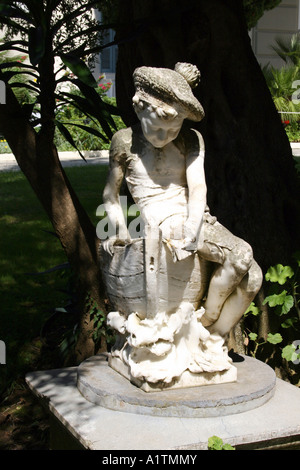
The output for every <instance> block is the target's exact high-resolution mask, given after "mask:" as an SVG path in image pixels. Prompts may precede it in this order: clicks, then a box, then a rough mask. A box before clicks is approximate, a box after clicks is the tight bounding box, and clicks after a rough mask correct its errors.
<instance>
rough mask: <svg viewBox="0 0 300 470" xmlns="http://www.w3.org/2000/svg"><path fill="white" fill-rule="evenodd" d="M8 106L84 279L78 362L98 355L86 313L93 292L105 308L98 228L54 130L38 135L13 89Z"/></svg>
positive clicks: (3, 117)
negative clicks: (61, 157)
mask: <svg viewBox="0 0 300 470" xmlns="http://www.w3.org/2000/svg"><path fill="white" fill-rule="evenodd" d="M6 101H7V104H6V105H1V108H0V128H1V131H2V132H3V134H4V135H5V137H6V140H7V142H8V144H9V145H10V147H11V149H12V151H13V153H14V155H15V157H16V160H17V162H18V164H19V166H20V168H21V170H22V171H23V173H24V175H25V176H26V178H27V179H28V181H29V183H30V185H31V186H32V188H33V190H34V191H35V193H36V195H37V197H38V199H39V200H40V202H41V204H42V205H43V207H44V209H45V211H46V213H47V215H48V217H49V219H50V221H51V223H52V225H53V227H54V230H55V232H56V234H57V235H58V237H59V240H60V242H61V245H62V247H63V249H64V251H65V253H66V256H67V258H68V260H69V262H70V265H71V267H72V268H73V270H74V272H75V273H76V275H77V276H78V283H79V292H78V294H79V298H80V305H81V311H82V315H81V318H80V335H79V340H78V344H77V348H76V361H77V362H80V361H81V360H82V359H84V358H86V357H88V356H91V355H92V354H94V353H95V351H94V346H95V345H94V342H93V340H92V336H91V333H92V322H91V319H90V315H89V312H88V311H86V310H85V305H84V304H85V299H86V295H87V293H89V295H90V296H91V297H92V298H93V299H94V300H96V301H97V303H98V305H99V306H100V307H102V308H103V309H104V310H105V306H104V299H103V295H102V296H101V294H102V293H103V291H104V289H103V287H102V281H101V276H100V271H99V258H98V242H99V240H97V237H96V230H95V227H94V226H93V224H92V223H91V221H90V219H89V217H88V216H87V214H86V212H85V210H84V209H83V207H82V205H81V204H80V202H79V200H78V198H77V196H76V194H75V193H74V190H73V189H72V187H71V185H70V183H69V181H68V179H67V177H66V174H65V172H64V170H63V168H62V166H61V164H60V161H59V157H58V153H57V150H56V148H55V147H54V145H53V143H51V135H49V134H51V132H49V134H47V132H45V134H44V135H37V134H36V132H35V131H34V130H33V128H32V127H31V126H30V124H29V123H28V121H27V119H26V118H25V117H24V116H23V115H22V110H21V107H20V105H19V103H18V102H17V100H16V98H15V97H14V95H13V93H12V91H11V90H10V88H9V87H7V100H6ZM52 142H53V140H52Z"/></svg>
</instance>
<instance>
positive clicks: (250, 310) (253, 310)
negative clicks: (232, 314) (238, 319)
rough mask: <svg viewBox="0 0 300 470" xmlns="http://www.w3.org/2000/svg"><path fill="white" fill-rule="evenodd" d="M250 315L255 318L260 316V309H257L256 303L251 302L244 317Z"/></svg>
mask: <svg viewBox="0 0 300 470" xmlns="http://www.w3.org/2000/svg"><path fill="white" fill-rule="evenodd" d="M248 313H251V314H252V315H254V316H257V315H259V314H260V310H259V308H258V307H256V305H255V303H254V302H251V304H250V305H249V307H248V308H247V310H246V312H245V314H244V315H247V314H248Z"/></svg>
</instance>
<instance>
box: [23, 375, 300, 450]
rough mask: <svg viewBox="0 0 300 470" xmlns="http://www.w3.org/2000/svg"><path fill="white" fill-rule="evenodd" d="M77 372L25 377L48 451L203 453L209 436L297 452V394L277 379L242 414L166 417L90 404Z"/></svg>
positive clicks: (299, 408) (299, 416)
mask: <svg viewBox="0 0 300 470" xmlns="http://www.w3.org/2000/svg"><path fill="white" fill-rule="evenodd" d="M77 370H78V369H77V367H74V368H65V369H59V370H50V371H39V372H33V373H30V374H28V375H27V377H26V381H27V384H28V385H29V387H30V389H31V390H32V392H33V393H34V394H35V395H36V396H37V397H38V398H40V400H41V401H42V403H43V404H44V405H45V406H46V407H47V408H48V410H49V413H50V417H51V448H52V449H65V450H69V449H88V450H108V449H109V450H110V451H114V450H130V451H132V450H137V451H138V450H178V451H180V450H182V451H186V450H205V449H207V444H208V439H209V438H210V437H211V436H218V437H220V438H221V439H223V442H224V443H229V444H231V445H232V446H235V447H236V449H240V450H244V449H245V450H247V449H282V448H297V449H300V390H299V389H298V388H297V387H296V386H294V385H291V384H289V383H287V382H284V381H282V380H280V379H276V384H275V388H274V393H273V394H272V396H271V398H270V399H269V400H268V401H267V402H266V403H264V404H262V405H260V406H257V407H256V408H254V409H251V410H248V411H245V412H243V411H242V408H241V412H238V413H234V414H229V415H225V416H212V417H196V418H194V417H193V416H191V417H165V416H151V415H145V414H143V413H131V412H124V411H116V410H111V409H108V408H105V407H103V406H99V405H97V404H94V403H91V402H90V401H88V400H87V399H86V398H85V397H84V396H83V395H82V394H81V393H80V391H79V390H78V387H77ZM132 386H133V387H134V385H132ZM216 387H219V385H216Z"/></svg>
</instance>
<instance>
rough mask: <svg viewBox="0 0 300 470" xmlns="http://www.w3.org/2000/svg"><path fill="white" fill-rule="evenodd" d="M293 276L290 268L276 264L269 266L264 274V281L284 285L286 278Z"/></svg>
mask: <svg viewBox="0 0 300 470" xmlns="http://www.w3.org/2000/svg"><path fill="white" fill-rule="evenodd" d="M293 275H294V271H293V270H292V268H291V267H290V266H283V265H282V264H277V265H276V266H271V267H270V268H269V269H268V271H267V273H266V276H265V278H266V280H267V281H270V282H278V284H280V285H283V284H285V283H286V281H287V278H291V277H293Z"/></svg>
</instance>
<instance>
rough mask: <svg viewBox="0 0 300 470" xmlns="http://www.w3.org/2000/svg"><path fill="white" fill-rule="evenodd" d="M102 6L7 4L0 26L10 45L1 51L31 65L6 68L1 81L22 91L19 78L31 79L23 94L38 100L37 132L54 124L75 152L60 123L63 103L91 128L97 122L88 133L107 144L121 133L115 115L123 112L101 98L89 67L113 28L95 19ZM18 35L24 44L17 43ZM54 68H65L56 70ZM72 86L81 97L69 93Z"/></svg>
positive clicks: (88, 0)
mask: <svg viewBox="0 0 300 470" xmlns="http://www.w3.org/2000/svg"><path fill="white" fill-rule="evenodd" d="M99 3H101V2H99V1H98V2H97V1H93V0H85V1H84V2H81V1H70V0H43V1H36V0H24V1H22V2H19V1H14V0H3V2H2V4H1V5H0V26H1V25H2V27H3V28H4V30H5V43H4V44H3V45H1V46H0V51H6V52H10V53H11V52H13V53H15V52H16V51H18V52H22V53H24V54H26V55H28V57H29V62H26V61H25V60H24V61H23V62H21V63H20V62H17V61H16V60H11V61H10V62H5V63H2V64H1V65H0V79H1V80H4V81H6V82H7V83H9V84H10V85H11V86H12V87H14V88H20V83H18V82H16V80H15V77H16V76H18V75H19V74H23V76H25V74H26V77H27V80H26V82H25V83H22V88H24V87H25V88H27V89H28V90H30V91H31V92H32V96H34V97H35V99H34V101H33V102H31V103H30V104H31V105H32V106H31V107H30V108H29V107H27V109H26V111H27V113H28V115H29V117H30V119H31V123H32V125H33V126H34V127H35V129H36V131H37V132H40V131H41V129H42V128H43V126H44V125H45V123H48V125H49V123H50V124H51V123H53V122H54V123H55V125H56V127H57V128H58V129H59V131H60V132H61V133H62V134H63V136H64V137H65V138H66V139H67V140H68V142H69V143H70V144H72V145H73V146H75V147H76V144H75V142H74V140H73V139H72V136H71V134H70V132H69V131H68V129H67V128H66V127H65V125H64V123H63V122H61V121H60V115H59V109H60V107H61V103H62V102H64V103H65V104H68V105H70V106H73V107H74V108H76V109H77V110H79V111H80V113H81V114H82V115H84V116H85V117H86V119H87V122H88V123H91V122H92V123H93V126H91V127H90V126H88V125H86V126H85V131H88V130H89V129H91V133H92V134H93V135H97V136H98V137H101V138H102V139H103V140H109V139H110V138H111V137H112V135H113V132H114V131H115V130H116V129H117V127H116V124H115V122H114V119H113V118H112V114H113V115H115V116H116V115H118V114H119V113H118V110H117V109H116V107H115V106H111V105H110V104H107V103H105V102H104V101H103V99H102V97H101V94H100V93H97V91H96V89H97V86H98V83H97V81H96V80H95V78H94V76H93V74H92V73H91V71H90V63H91V61H92V60H93V58H94V56H95V53H96V52H99V51H100V50H101V49H102V47H103V46H102V42H101V41H102V34H103V32H104V31H105V30H106V29H107V27H108V26H105V25H102V24H100V23H99V21H97V20H96V19H95V18H94V17H93V13H92V11H93V7H96V6H97V5H98V4H99ZM16 33H17V34H18V37H19V38H20V39H14V35H15V34H16ZM54 63H56V64H57V63H59V64H60V65H58V66H57V67H56V69H55V70H54ZM29 76H30V79H29V78H28V77H29ZM32 78H33V80H32ZM70 86H72V87H73V88H76V89H77V91H78V92H77V93H74V92H70V89H69V87H70ZM52 91H53V92H54V95H52V94H51V93H52ZM55 99H56V100H55ZM76 125H78V123H76Z"/></svg>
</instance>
